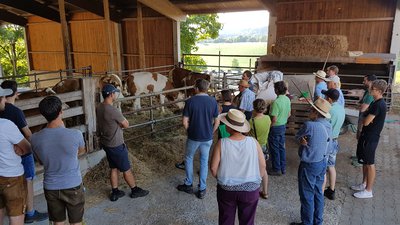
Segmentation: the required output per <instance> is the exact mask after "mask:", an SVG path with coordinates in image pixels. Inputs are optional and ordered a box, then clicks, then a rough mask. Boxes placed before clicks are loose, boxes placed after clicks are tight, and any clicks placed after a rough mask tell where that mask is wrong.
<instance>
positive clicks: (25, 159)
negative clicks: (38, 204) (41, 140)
mask: <svg viewBox="0 0 400 225" xmlns="http://www.w3.org/2000/svg"><path fill="white" fill-rule="evenodd" d="M21 158H22V165H23V166H24V172H25V173H24V176H25V179H27V180H33V178H35V160H34V159H33V154H32V153H30V154H28V155H24V156H22V157H21Z"/></svg>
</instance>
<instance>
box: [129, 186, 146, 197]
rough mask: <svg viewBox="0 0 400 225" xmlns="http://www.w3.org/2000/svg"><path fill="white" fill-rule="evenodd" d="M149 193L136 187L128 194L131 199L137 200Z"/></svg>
mask: <svg viewBox="0 0 400 225" xmlns="http://www.w3.org/2000/svg"><path fill="white" fill-rule="evenodd" d="M149 193H150V192H149V191H148V190H143V189H141V188H140V187H138V186H136V187H134V188H132V192H131V193H130V194H129V197H131V198H139V197H144V196H146V195H148V194H149Z"/></svg>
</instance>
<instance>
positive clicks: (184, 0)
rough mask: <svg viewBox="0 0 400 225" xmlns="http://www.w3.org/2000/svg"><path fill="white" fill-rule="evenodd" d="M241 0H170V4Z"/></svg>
mask: <svg viewBox="0 0 400 225" xmlns="http://www.w3.org/2000/svg"><path fill="white" fill-rule="evenodd" d="M240 1H241V0H170V2H171V3H172V4H176V5H179V4H189V5H194V4H205V3H224V2H240Z"/></svg>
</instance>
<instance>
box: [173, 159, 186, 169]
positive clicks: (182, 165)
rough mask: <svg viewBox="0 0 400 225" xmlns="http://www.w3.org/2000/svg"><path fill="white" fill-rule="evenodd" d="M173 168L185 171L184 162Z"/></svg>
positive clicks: (176, 164)
mask: <svg viewBox="0 0 400 225" xmlns="http://www.w3.org/2000/svg"><path fill="white" fill-rule="evenodd" d="M175 167H176V168H178V169H181V170H184V169H185V161H182V162H180V163H175Z"/></svg>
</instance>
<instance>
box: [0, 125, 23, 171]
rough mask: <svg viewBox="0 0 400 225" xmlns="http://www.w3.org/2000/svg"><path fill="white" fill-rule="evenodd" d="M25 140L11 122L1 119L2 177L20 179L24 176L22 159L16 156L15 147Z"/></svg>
mask: <svg viewBox="0 0 400 225" xmlns="http://www.w3.org/2000/svg"><path fill="white" fill-rule="evenodd" d="M22 139H24V136H23V135H22V134H21V132H20V131H19V130H18V128H17V126H16V125H15V124H14V123H13V122H11V121H10V120H6V119H0V176H2V177H18V176H21V175H23V174H24V167H23V166H22V164H21V157H20V156H19V155H17V154H15V151H14V145H15V144H18V143H19V142H21V141H22Z"/></svg>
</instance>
